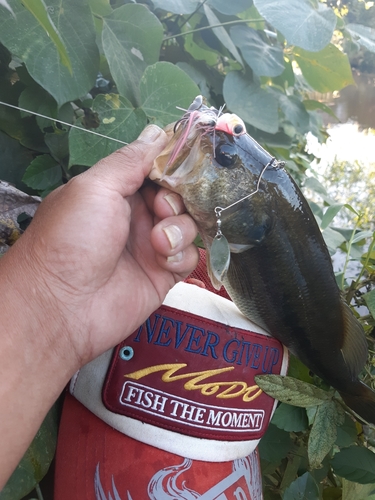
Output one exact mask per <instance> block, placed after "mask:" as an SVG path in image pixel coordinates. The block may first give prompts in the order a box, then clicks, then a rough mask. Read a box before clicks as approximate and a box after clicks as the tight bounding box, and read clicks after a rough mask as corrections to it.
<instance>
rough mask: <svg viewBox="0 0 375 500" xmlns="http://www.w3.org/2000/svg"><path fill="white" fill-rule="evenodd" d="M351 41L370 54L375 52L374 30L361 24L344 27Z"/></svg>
mask: <svg viewBox="0 0 375 500" xmlns="http://www.w3.org/2000/svg"><path fill="white" fill-rule="evenodd" d="M345 28H346V29H347V30H348V31H349V33H350V35H351V36H352V38H353V40H355V41H357V42H358V43H359V44H360V45H362V46H363V47H365V48H366V49H367V50H369V51H370V52H375V29H374V28H370V27H369V26H364V25H363V24H355V23H350V24H347V25H346V26H345Z"/></svg>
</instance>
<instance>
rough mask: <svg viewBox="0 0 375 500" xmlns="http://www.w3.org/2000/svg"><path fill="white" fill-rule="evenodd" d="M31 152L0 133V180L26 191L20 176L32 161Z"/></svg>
mask: <svg viewBox="0 0 375 500" xmlns="http://www.w3.org/2000/svg"><path fill="white" fill-rule="evenodd" d="M32 159H33V156H32V152H31V151H30V150H29V149H26V148H24V147H23V146H21V144H20V143H19V142H18V141H16V140H15V139H12V138H11V137H9V135H6V134H4V133H3V132H1V131H0V179H1V180H3V181H6V182H9V183H11V184H13V185H14V186H16V187H17V188H18V189H20V190H22V191H25V189H26V190H27V188H26V186H25V184H23V182H22V176H23V174H24V172H25V170H26V168H27V166H28V165H29V164H30V162H31V161H32Z"/></svg>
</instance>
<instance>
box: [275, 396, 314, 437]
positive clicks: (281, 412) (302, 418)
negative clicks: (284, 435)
mask: <svg viewBox="0 0 375 500" xmlns="http://www.w3.org/2000/svg"><path fill="white" fill-rule="evenodd" d="M272 423H273V424H274V425H276V426H277V427H278V428H279V429H283V430H284V431H287V432H301V431H305V430H306V429H307V427H308V421H307V416H306V410H305V409H304V408H299V407H297V406H291V405H287V404H285V403H281V404H280V406H278V408H277V409H276V411H275V413H274V415H273V417H272Z"/></svg>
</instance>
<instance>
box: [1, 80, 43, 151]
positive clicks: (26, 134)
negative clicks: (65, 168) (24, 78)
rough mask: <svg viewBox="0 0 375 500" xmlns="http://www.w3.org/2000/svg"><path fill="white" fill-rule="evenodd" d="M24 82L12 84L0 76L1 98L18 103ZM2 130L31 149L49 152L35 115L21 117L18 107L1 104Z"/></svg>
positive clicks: (13, 103) (11, 102)
mask: <svg viewBox="0 0 375 500" xmlns="http://www.w3.org/2000/svg"><path fill="white" fill-rule="evenodd" d="M22 88H23V85H22V84H18V83H16V84H14V85H12V84H11V83H10V82H9V81H6V80H4V79H1V78H0V95H1V100H2V101H4V102H8V103H9V104H12V105H14V106H17V105H18V99H19V91H20V90H21V89H22ZM0 130H3V131H4V132H6V133H7V134H8V135H9V136H10V137H13V138H14V139H17V140H19V141H20V143H21V144H22V145H23V146H26V147H28V148H30V149H33V150H36V151H41V152H47V150H46V147H45V144H44V141H43V134H42V133H41V131H40V130H39V127H37V126H36V123H35V118H34V117H27V118H23V119H22V118H21V113H20V111H18V110H17V109H14V108H8V107H6V106H3V105H1V104H0Z"/></svg>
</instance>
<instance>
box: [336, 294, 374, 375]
mask: <svg viewBox="0 0 375 500" xmlns="http://www.w3.org/2000/svg"><path fill="white" fill-rule="evenodd" d="M342 312H343V318H344V342H343V345H342V347H341V352H342V355H343V357H344V360H345V363H346V365H347V367H348V369H349V371H350V373H351V375H352V377H353V379H354V378H356V377H357V376H358V374H359V373H360V372H361V371H362V369H363V367H364V365H365V363H366V361H367V355H368V347H367V341H366V337H365V334H364V331H363V328H362V325H361V324H360V322H359V321H358V320H357V318H356V317H355V316H354V314H353V313H352V311H351V310H350V307H349V306H348V305H347V304H346V303H345V302H343V303H342Z"/></svg>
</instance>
